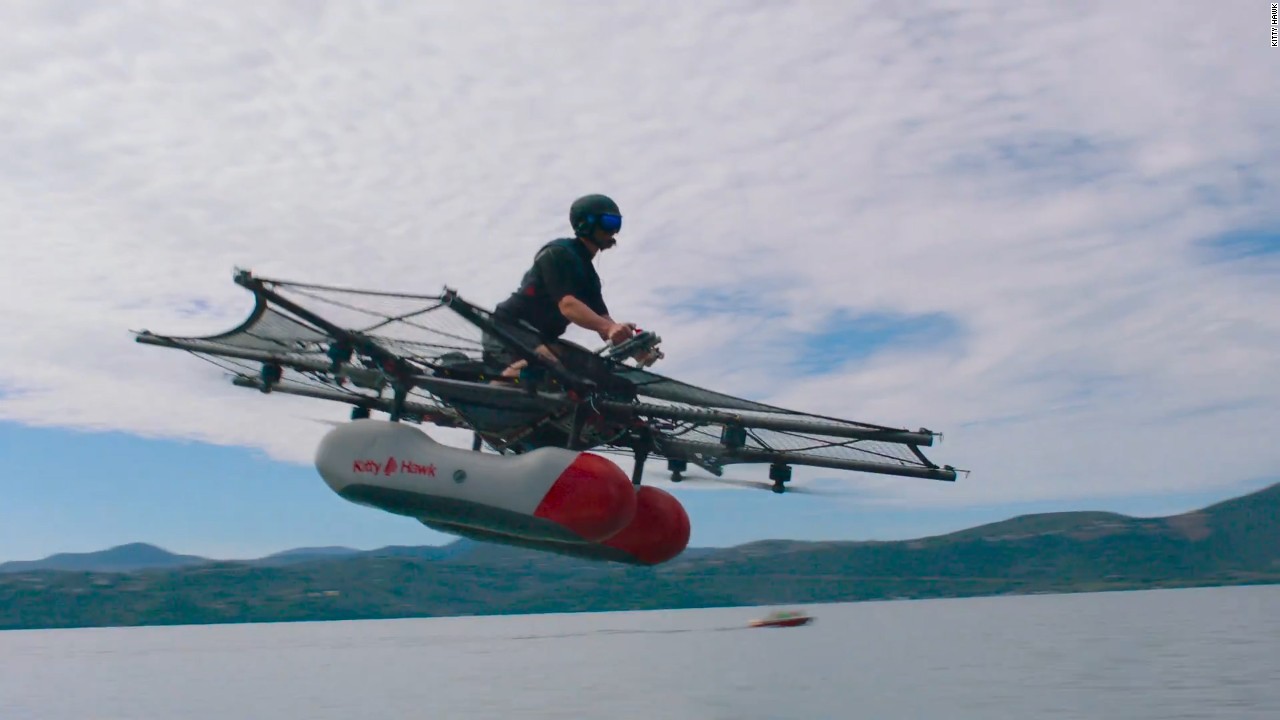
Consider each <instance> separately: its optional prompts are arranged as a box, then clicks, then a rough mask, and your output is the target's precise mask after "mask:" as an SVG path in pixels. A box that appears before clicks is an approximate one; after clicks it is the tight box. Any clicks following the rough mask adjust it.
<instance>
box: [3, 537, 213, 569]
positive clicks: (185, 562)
mask: <svg viewBox="0 0 1280 720" xmlns="http://www.w3.org/2000/svg"><path fill="white" fill-rule="evenodd" d="M209 562H212V561H211V560H209V559H208V558H202V557H197V556H195V555H176V554H174V553H171V552H169V551H168V550H163V549H161V548H158V547H156V546H155V545H148V544H146V543H130V544H128V545H117V546H116V547H113V548H110V549H108V550H100V551H98V552H85V553H59V554H57V555H50V556H49V557H47V558H45V559H43V560H14V561H11V562H6V563H0V573H15V572H31V571H35V570H74V571H77V572H129V571H131V570H154V569H160V568H180V567H190V566H192V565H203V564H205V563H209Z"/></svg>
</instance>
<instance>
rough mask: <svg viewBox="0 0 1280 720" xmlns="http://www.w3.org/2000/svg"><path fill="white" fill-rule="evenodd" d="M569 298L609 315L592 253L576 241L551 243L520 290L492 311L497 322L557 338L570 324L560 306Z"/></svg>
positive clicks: (543, 248)
mask: <svg viewBox="0 0 1280 720" xmlns="http://www.w3.org/2000/svg"><path fill="white" fill-rule="evenodd" d="M565 295H572V296H573V297H575V298H577V299H578V300H581V301H582V302H583V303H584V304H585V305H586V306H587V307H589V308H591V309H592V310H593V311H595V313H596V314H597V315H608V314H609V308H608V306H606V305H605V304H604V297H603V296H602V294H601V288H600V276H599V275H598V274H597V273H596V268H595V266H594V265H592V264H591V251H590V250H588V249H587V247H586V245H584V244H583V243H582V242H581V241H580V240H578V239H576V238H561V239H559V240H553V241H551V242H549V243H547V244H546V245H544V246H542V248H541V249H540V250H539V251H538V254H537V255H536V256H534V260H533V267H531V268H529V270H528V271H527V272H526V273H525V274H524V278H523V279H521V281H520V288H519V289H518V290H516V291H515V292H514V293H512V294H511V296H510V297H508V298H507V299H506V300H503V301H502V302H501V303H499V304H498V307H497V308H495V310H494V314H495V316H497V318H498V319H499V320H508V321H510V320H524V321H525V322H527V323H529V324H530V325H532V326H534V327H535V328H537V329H538V331H539V332H541V333H543V334H544V335H547V336H549V337H553V338H556V337H560V336H561V335H563V334H564V331H565V330H567V329H568V327H569V321H568V319H566V318H565V316H564V315H562V314H561V313H560V307H559V303H560V300H561V299H562V298H563V297H564V296H565Z"/></svg>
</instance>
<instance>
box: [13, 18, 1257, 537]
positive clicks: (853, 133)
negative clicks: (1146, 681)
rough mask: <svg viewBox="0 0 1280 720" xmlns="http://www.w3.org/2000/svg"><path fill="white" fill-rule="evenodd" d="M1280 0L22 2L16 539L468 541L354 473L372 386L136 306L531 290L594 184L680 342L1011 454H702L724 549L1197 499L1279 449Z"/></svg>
mask: <svg viewBox="0 0 1280 720" xmlns="http://www.w3.org/2000/svg"><path fill="white" fill-rule="evenodd" d="M1269 22H1270V18H1269V10H1268V7H1267V6H1266V5H1265V4H1257V3H1249V2H1228V3H1219V4H1217V5H1215V6H1214V7H1213V8H1212V10H1210V9H1208V8H1207V6H1205V5H1204V4H1203V3H1193V2H1177V3H1162V4H1161V5H1160V7H1159V10H1158V12H1153V11H1150V10H1148V9H1146V8H1145V7H1144V6H1142V5H1141V4H1137V3H1111V2H1093V3H1082V4H1079V5H1078V6H1075V7H1074V8H1073V10H1072V11H1071V12H1070V13H1063V12H1062V9H1061V5H1060V4H1058V3H1047V2H1031V3H1027V2H1006V3H998V2H963V3H961V2H920V3H911V4H909V5H906V4H901V3H860V2H852V1H841V2H834V1H833V2H810V3H784V2H767V1H765V0H755V1H748V0H736V1H733V2H728V1H711V0H708V1H707V2H700V3H681V2H674V1H658V2H646V3H634V2H591V3H587V2H581V1H579V0H542V1H541V2H538V3H530V2H517V1H515V0H494V1H492V2H486V3H469V2H461V1H459V2H434V3H388V2H355V1H351V2H321V1H320V0H315V1H314V2H313V1H308V2H252V3H250V2H239V1H237V2H226V3H218V4H207V5H196V4H191V3H177V2H128V3H125V2H122V3H91V2H78V1H74V0H64V1H61V2H16V3H5V4H3V5H0V258H2V259H3V261H2V262H0V313H2V314H0V317H3V321H2V322H3V328H4V334H3V336H2V337H0V460H2V461H3V466H4V471H3V472H0V561H4V560H13V559H34V558H39V557H44V556H46V555H48V554H51V553H54V552H82V551H91V550H98V549H103V548H106V547H110V546H112V545H117V544H121V543H126V542H135V541H140V542H151V543H154V544H157V545H160V546H161V547H165V548H166V549H169V550H171V551H174V552H182V553H192V554H199V555H205V556H208V557H222V558H232V557H257V556H261V555H265V554H268V553H271V552H276V551H280V550H284V549H288V548H292V547H300V546H314V545H346V546H349V547H358V548H366V549H368V548H375V547H380V546H383V545H389V544H439V543H442V542H447V541H448V540H449V539H450V538H449V536H446V535H441V534H438V533H434V532H431V531H428V530H426V529H425V528H423V527H421V526H420V525H418V524H417V523H416V522H414V521H412V520H408V519H405V518H399V517H395V516H391V515H387V514H384V513H380V512H377V511H374V510H370V509H368V508H363V507H359V506H355V505H352V504H350V503H347V502H345V501H343V500H341V499H340V498H338V497H337V496H336V495H334V494H332V492H330V491H329V490H328V488H327V487H325V485H324V483H323V482H322V480H321V479H320V478H319V476H318V475H317V474H316V472H315V470H314V467H313V466H312V465H311V461H312V457H313V452H314V450H315V446H316V443H317V442H318V440H319V439H320V438H321V437H322V436H323V434H324V432H326V431H327V430H328V427H327V426H325V425H323V424H322V423H317V422H314V421H313V420H314V419H317V418H319V419H338V418H341V417H343V415H344V413H343V410H342V408H340V407H334V406H330V405H329V404H327V403H324V402H322V401H317V400H309V399H304V398H284V397H279V396H270V397H265V396H261V395H260V394H257V393H253V392H249V391H245V390H243V389H239V388H235V387H232V386H231V385H230V383H229V382H227V379H226V378H225V377H224V376H222V375H221V374H220V373H219V372H218V370H217V369H216V368H213V367H212V366H210V365H208V364H205V363H202V362H200V361H198V360H196V359H194V358H192V357H190V356H188V355H185V354H182V353H174V352H171V351H166V350H163V349H159V348H154V347H149V346H143V345H138V344H136V343H134V342H133V336H132V335H131V331H134V330H141V329H149V330H152V331H155V332H159V333H164V334H175V335H202V334H212V333H216V332H220V331H223V330H227V329H230V328H231V327H233V326H234V325H236V324H237V323H239V322H240V321H241V320H242V319H243V318H244V317H245V316H246V315H247V314H248V312H249V309H250V307H251V304H252V301H251V296H250V295H249V294H248V293H247V292H245V291H244V290H243V289H241V288H239V287H238V286H236V285H234V284H233V283H232V281H231V277H232V273H233V271H234V270H235V268H237V267H242V268H248V269H251V270H252V271H254V272H255V273H257V274H260V275H263V276H267V277H280V278H287V279H292V280H300V281H307V282H316V283H332V284H340V285H350V286H358V287H368V288H377V289H389V290H400V291H405V292H421V293H432V292H437V291H439V290H440V288H441V287H443V286H445V285H448V286H451V287H454V288H457V289H458V290H459V291H460V292H461V293H462V295H463V296H464V297H466V298H468V299H471V300H473V301H475V302H478V303H480V304H484V305H489V306H491V305H493V304H495V303H497V302H498V301H499V300H501V299H502V298H503V297H505V296H506V295H507V294H508V293H509V292H510V291H511V290H512V289H514V287H515V285H516V283H517V282H518V280H519V278H520V276H521V274H522V273H523V272H524V270H525V269H526V267H527V264H528V262H529V260H530V259H531V256H532V253H533V251H534V250H535V249H536V248H537V247H539V246H540V245H541V244H542V243H543V242H545V241H546V240H549V239H552V238H555V237H560V236H563V235H564V234H566V233H567V231H568V221H567V213H568V206H569V203H570V202H571V201H572V200H573V199H574V198H576V197H578V196H580V195H582V194H585V193H591V192H604V193H607V194H609V195H610V196H612V197H613V198H615V199H616V200H617V201H618V203H619V204H620V206H621V208H622V212H623V215H624V216H625V218H626V219H625V225H624V230H623V232H622V233H621V235H620V236H619V241H620V242H619V245H618V246H617V247H616V248H614V249H612V250H610V251H608V252H606V253H603V254H602V255H601V256H600V257H599V258H598V259H597V260H596V263H597V268H598V270H599V272H600V275H601V277H602V279H603V282H604V287H605V295H606V299H607V300H608V303H609V305H610V308H611V309H612V310H613V312H614V315H615V316H616V317H618V318H619V319H621V320H626V321H632V322H637V323H639V324H640V325H641V326H643V327H646V328H653V329H655V330H657V331H658V332H659V334H661V335H662V337H663V338H664V342H663V349H664V352H665V353H666V356H667V357H666V359H665V360H663V361H662V363H661V365H660V366H658V367H657V368H655V369H657V370H658V371H660V372H662V373H663V374H666V375H668V376H671V377H675V378H678V379H681V380H684V381H687V382H692V383H695V384H699V385H703V386H706V387H709V388H712V389H715V390H720V391H723V392H729V393H732V394H736V395H739V396H743V397H749V398H752V399H757V400H762V401H765V402H769V403H773V404H779V405H784V406H787V407H791V408H794V409H797V410H802V411H807V412H814V413H820V414H827V415H835V416H839V417H847V418H850V419H855V420H861V421H866V422H874V423H878V424H885V425H893V426H899V427H907V428H912V429H914V428H917V427H928V428H930V429H932V430H935V431H938V432H941V433H943V439H942V442H941V443H940V444H938V445H937V446H935V447H934V448H932V449H931V450H930V451H929V452H928V454H929V456H930V457H931V458H932V459H933V460H934V461H935V462H939V463H945V464H951V465H954V466H956V467H960V468H964V469H967V470H969V471H970V473H969V474H968V475H962V476H961V478H960V480H959V482H957V483H954V484H952V483H937V482H931V481H923V480H913V479H905V478H892V477H883V476H871V475H865V474H857V473H832V472H829V471H806V472H805V473H803V474H802V473H799V472H798V473H797V481H796V482H797V484H808V485H812V486H815V487H821V488H822V489H825V490H829V491H832V492H833V493H834V494H829V495H821V496H818V495H791V496H782V497H779V496H775V495H773V494H772V493H767V492H766V493H756V492H750V491H746V490H719V489H716V490H712V489H703V488H691V487H690V488H685V487H680V488H674V489H673V492H676V493H677V495H678V497H679V498H680V499H681V501H682V502H684V503H685V505H686V507H687V508H688V510H689V513H690V516H691V519H692V523H693V538H692V541H691V544H693V545H702V546H707V545H726V544H735V543H739V542H747V541H750V540H754V539H762V538H782V537H789V538H796V539H837V538H838V539H894V538H906V537H917V536H921V535H927V534H935V533H940V532H947V531H951V530H957V529H961V528H964V527H968V526H971V525H974V524H978V523H981V522H988V521H994V520H999V519H1002V518H1005V517H1009V516H1012V515H1016V514H1020V513H1023V512H1042V511H1053V510H1075V509H1090V510H1093V509H1100V510H1112V511H1116V512H1125V513H1129V514H1137V515H1161V514H1168V513H1173V512H1182V511H1186V510H1191V509H1194V508H1196V507H1199V506H1202V505H1205V504H1208V503H1211V502H1215V501H1217V500H1221V499H1225V498H1227V497H1231V496H1234V495H1237V494H1240V493H1243V492H1248V491H1250V490H1254V489H1258V488H1261V487H1264V486H1266V485H1268V484H1270V483H1273V482H1276V481H1277V480H1280V442H1276V440H1275V437H1274V436H1275V427H1276V424H1277V423H1276V420H1277V419H1280V413H1278V412H1277V410H1276V408H1277V407H1280V382H1278V381H1277V378H1278V377H1280V312H1278V311H1277V309H1278V308H1280V219H1278V218H1280V214H1277V213H1276V211H1275V197H1276V191H1277V189H1278V188H1280V163H1278V162H1277V161H1276V158H1277V157H1280V132H1278V131H1280V109H1277V106H1276V104H1275V102H1274V93H1273V92H1272V91H1271V86H1270V85H1268V83H1267V82H1266V80H1265V78H1267V77H1268V76H1269V75H1270V74H1274V71H1275V69H1276V67H1277V63H1280V51H1277V50H1275V49H1273V48H1271V47H1270V42H1269V38H1270V34H1269V33H1270V26H1269ZM569 337H570V338H571V339H579V340H581V339H583V338H584V337H585V336H582V335H578V336H575V335H574V334H572V332H571V334H570V336H569ZM739 474H742V473H739ZM759 474H760V475H761V476H762V475H763V471H761V473H759ZM664 487H667V488H668V489H672V488H670V486H669V484H668V485H666V486H664Z"/></svg>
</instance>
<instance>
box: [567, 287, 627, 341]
mask: <svg viewBox="0 0 1280 720" xmlns="http://www.w3.org/2000/svg"><path fill="white" fill-rule="evenodd" d="M558 307H559V308H560V314H562V315H564V317H565V319H566V320H568V321H569V322H571V323H573V324H574V325H577V326H578V327H581V328H586V329H587V330H590V331H592V332H594V333H596V334H597V335H599V336H600V339H601V340H605V341H607V342H613V343H615V344H616V343H620V342H622V341H623V340H626V339H627V338H629V337H631V336H632V335H634V334H635V327H634V326H632V325H627V324H623V323H619V322H614V320H613V318H611V317H609V316H607V315H599V314H597V313H596V311H594V310H592V309H591V308H590V307H587V304H586V303H584V302H582V301H581V300H579V299H578V298H576V297H574V296H572V295H565V296H563V297H561V298H560V302H559V303H558Z"/></svg>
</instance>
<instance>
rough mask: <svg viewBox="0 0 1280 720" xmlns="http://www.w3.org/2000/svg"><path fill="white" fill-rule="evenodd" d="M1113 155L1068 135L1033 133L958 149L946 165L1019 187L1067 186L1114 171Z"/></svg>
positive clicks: (1099, 147)
mask: <svg viewBox="0 0 1280 720" xmlns="http://www.w3.org/2000/svg"><path fill="white" fill-rule="evenodd" d="M1115 157H1116V155H1115V153H1114V152H1112V151H1111V150H1110V149H1108V148H1106V147H1103V146H1102V145H1100V144H1099V143H1098V142H1096V141H1094V140H1092V139H1090V138H1088V137H1085V136H1083V135H1076V134H1071V133H1052V132H1045V133H1033V134H1024V135H1021V136H1011V137H1008V138H1003V139H1000V140H992V141H989V142H986V143H984V144H982V145H979V146H977V147H972V148H966V149H962V150H959V151H958V153H957V154H956V156H955V157H954V158H953V159H952V160H951V162H950V163H949V168H950V169H951V170H953V171H956V172H960V173H964V174H978V175H987V176H996V177H999V176H1004V177H1007V178H1009V179H1011V180H1016V181H1017V182H1018V183H1020V184H1021V185H1022V186H1023V187H1027V188H1030V189H1043V187H1068V186H1072V185H1078V184H1080V183H1084V182H1090V181H1095V180H1099V179H1101V178H1103V177H1105V176H1106V175H1108V174H1110V173H1111V172H1113V171H1115V169H1116V160H1115Z"/></svg>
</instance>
